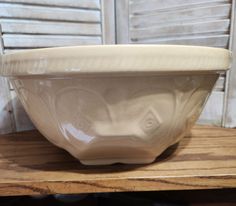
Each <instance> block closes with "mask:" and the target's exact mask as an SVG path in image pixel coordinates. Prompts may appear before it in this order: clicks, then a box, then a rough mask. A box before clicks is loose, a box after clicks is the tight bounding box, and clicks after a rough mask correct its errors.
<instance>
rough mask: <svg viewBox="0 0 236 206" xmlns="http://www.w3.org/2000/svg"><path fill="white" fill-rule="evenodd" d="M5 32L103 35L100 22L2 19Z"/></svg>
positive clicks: (0, 20)
mask: <svg viewBox="0 0 236 206" xmlns="http://www.w3.org/2000/svg"><path fill="white" fill-rule="evenodd" d="M0 24H1V26H2V32H3V33H20V34H21V33H23V34H62V35H63V34H67V35H101V34H102V31H101V24H100V23H71V22H56V21H39V20H22V19H0Z"/></svg>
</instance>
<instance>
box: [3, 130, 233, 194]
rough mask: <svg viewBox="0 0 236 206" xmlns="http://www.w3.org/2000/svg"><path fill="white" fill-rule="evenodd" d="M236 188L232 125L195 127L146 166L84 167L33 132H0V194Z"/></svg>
mask: <svg viewBox="0 0 236 206" xmlns="http://www.w3.org/2000/svg"><path fill="white" fill-rule="evenodd" d="M212 188H236V130H234V129H224V128H217V127H207V126H196V127H195V128H194V129H192V132H191V135H189V136H188V137H185V138H184V139H183V140H182V141H181V142H180V143H179V144H178V145H175V146H172V147H171V148H169V149H168V150H167V151H166V152H165V153H164V154H162V155H161V156H160V157H159V158H157V160H156V162H154V163H153V164H149V165H122V164H115V165H111V166H90V167H89V166H83V165H81V164H80V163H79V162H78V161H77V160H75V159H74V158H73V157H71V156H70V155H69V154H68V153H67V152H65V151H63V150H61V149H59V148H57V147H55V146H53V145H52V144H51V143H49V142H48V141H47V140H46V139H45V138H43V137H42V136H41V135H40V134H39V133H38V132H37V131H31V132H23V133H15V134H10V135H4V136H1V137H0V195H2V196H3V195H32V194H55V193H64V194H66V193H93V192H118V191H119V192H120V191H157V190H189V189H193V190H195V189H212Z"/></svg>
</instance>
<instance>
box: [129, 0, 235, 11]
mask: <svg viewBox="0 0 236 206" xmlns="http://www.w3.org/2000/svg"><path fill="white" fill-rule="evenodd" d="M225 3H231V0H198V1H196V0H165V1H163V0H149V1H148V3H147V1H144V0H140V1H137V0H135V1H131V3H130V12H131V13H133V14H140V13H149V12H152V11H163V10H164V11H169V10H177V9H188V8H193V7H194V8H197V7H204V6H205V7H206V6H215V5H219V4H225Z"/></svg>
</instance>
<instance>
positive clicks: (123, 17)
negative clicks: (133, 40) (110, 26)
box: [116, 0, 130, 44]
mask: <svg viewBox="0 0 236 206" xmlns="http://www.w3.org/2000/svg"><path fill="white" fill-rule="evenodd" d="M129 23H130V19H129V0H122V1H119V0H118V1H116V41H117V43H118V44H127V43H129V29H130V28H129Z"/></svg>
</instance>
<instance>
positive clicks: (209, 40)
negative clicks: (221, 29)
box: [132, 35, 229, 48]
mask: <svg viewBox="0 0 236 206" xmlns="http://www.w3.org/2000/svg"><path fill="white" fill-rule="evenodd" d="M228 42H229V35H215V36H191V35H189V36H181V37H172V38H161V39H141V40H136V41H132V43H145V44H154V43H155V44H182V45H198V46H212V47H222V48H227V47H228Z"/></svg>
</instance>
